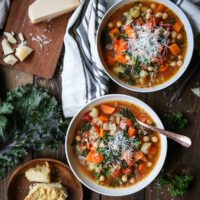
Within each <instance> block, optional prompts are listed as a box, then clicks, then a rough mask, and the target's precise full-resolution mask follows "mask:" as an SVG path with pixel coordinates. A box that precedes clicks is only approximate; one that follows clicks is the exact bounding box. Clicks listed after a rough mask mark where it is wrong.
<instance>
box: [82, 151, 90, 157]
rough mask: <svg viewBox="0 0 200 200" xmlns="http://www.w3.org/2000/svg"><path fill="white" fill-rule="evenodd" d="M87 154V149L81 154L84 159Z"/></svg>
mask: <svg viewBox="0 0 200 200" xmlns="http://www.w3.org/2000/svg"><path fill="white" fill-rule="evenodd" d="M88 153H89V150H88V149H84V150H83V152H82V156H84V157H86V156H87V155H88Z"/></svg>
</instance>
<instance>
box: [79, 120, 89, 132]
mask: <svg viewBox="0 0 200 200" xmlns="http://www.w3.org/2000/svg"><path fill="white" fill-rule="evenodd" d="M91 127H92V125H91V124H90V122H89V121H84V122H83V124H82V125H81V128H80V130H81V131H82V132H86V131H89V130H90V129H91Z"/></svg>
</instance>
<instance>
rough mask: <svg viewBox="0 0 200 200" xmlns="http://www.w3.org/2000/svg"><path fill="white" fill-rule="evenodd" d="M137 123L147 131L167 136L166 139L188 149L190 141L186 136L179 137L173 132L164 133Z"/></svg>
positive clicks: (161, 130) (158, 129)
mask: <svg viewBox="0 0 200 200" xmlns="http://www.w3.org/2000/svg"><path fill="white" fill-rule="evenodd" d="M138 123H139V124H140V125H141V126H143V127H145V128H147V129H150V130H152V131H157V132H160V133H161V134H163V135H165V136H167V137H168V138H170V139H172V140H174V141H176V142H177V143H179V144H181V145H182V146H184V147H190V146H191V144H192V141H191V139H190V138H189V137H187V136H184V135H180V134H177V133H173V132H170V131H166V130H163V129H160V128H156V127H153V126H150V125H147V124H145V123H143V122H140V121H138Z"/></svg>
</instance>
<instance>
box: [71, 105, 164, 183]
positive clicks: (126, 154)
mask: <svg viewBox="0 0 200 200" xmlns="http://www.w3.org/2000/svg"><path fill="white" fill-rule="evenodd" d="M135 117H137V118H138V119H139V120H141V121H143V122H144V123H147V124H151V125H154V122H153V121H152V119H151V117H150V116H149V115H148V114H147V113H146V112H145V111H144V110H143V109H141V108H139V107H137V106H135V105H133V104H130V103H128V102H124V101H115V102H106V103H104V104H101V105H98V106H95V107H93V108H91V110H89V111H88V112H86V113H85V114H84V115H83V118H82V120H81V121H80V123H79V126H78V127H77V129H76V131H75V133H74V143H73V145H74V146H73V148H74V154H75V157H76V158H77V162H78V163H79V164H80V168H81V169H82V170H83V171H84V172H85V174H86V175H87V176H89V177H91V178H92V179H94V180H95V181H96V182H97V183H98V184H101V185H104V186H107V187H126V186H130V185H133V184H135V183H137V182H139V181H140V180H142V179H143V178H144V177H146V176H148V174H149V173H150V172H151V171H152V169H153V168H154V166H155V164H156V162H157V160H158V158H159V154H160V146H161V145H160V137H159V134H158V133H157V132H153V131H149V130H144V129H142V128H141V127H140V126H139V124H138V123H137V122H136V120H135Z"/></svg>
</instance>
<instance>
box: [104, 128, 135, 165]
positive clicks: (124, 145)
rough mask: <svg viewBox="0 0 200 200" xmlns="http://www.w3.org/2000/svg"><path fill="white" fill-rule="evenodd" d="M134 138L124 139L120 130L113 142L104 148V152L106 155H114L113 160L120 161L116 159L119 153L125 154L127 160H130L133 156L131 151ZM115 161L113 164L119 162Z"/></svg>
mask: <svg viewBox="0 0 200 200" xmlns="http://www.w3.org/2000/svg"><path fill="white" fill-rule="evenodd" d="M134 146H135V144H134V137H133V138H128V137H126V136H125V135H124V134H123V132H122V131H121V130H118V131H117V132H116V133H115V135H114V138H113V140H111V141H109V142H108V144H107V146H106V151H105V152H104V153H105V154H106V155H111V154H112V155H114V156H116V157H115V158H118V159H120V157H118V156H119V155H121V153H123V152H126V156H128V157H129V158H132V155H133V149H134ZM118 159H116V160H115V162H117V163H118V162H119V160H118Z"/></svg>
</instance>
